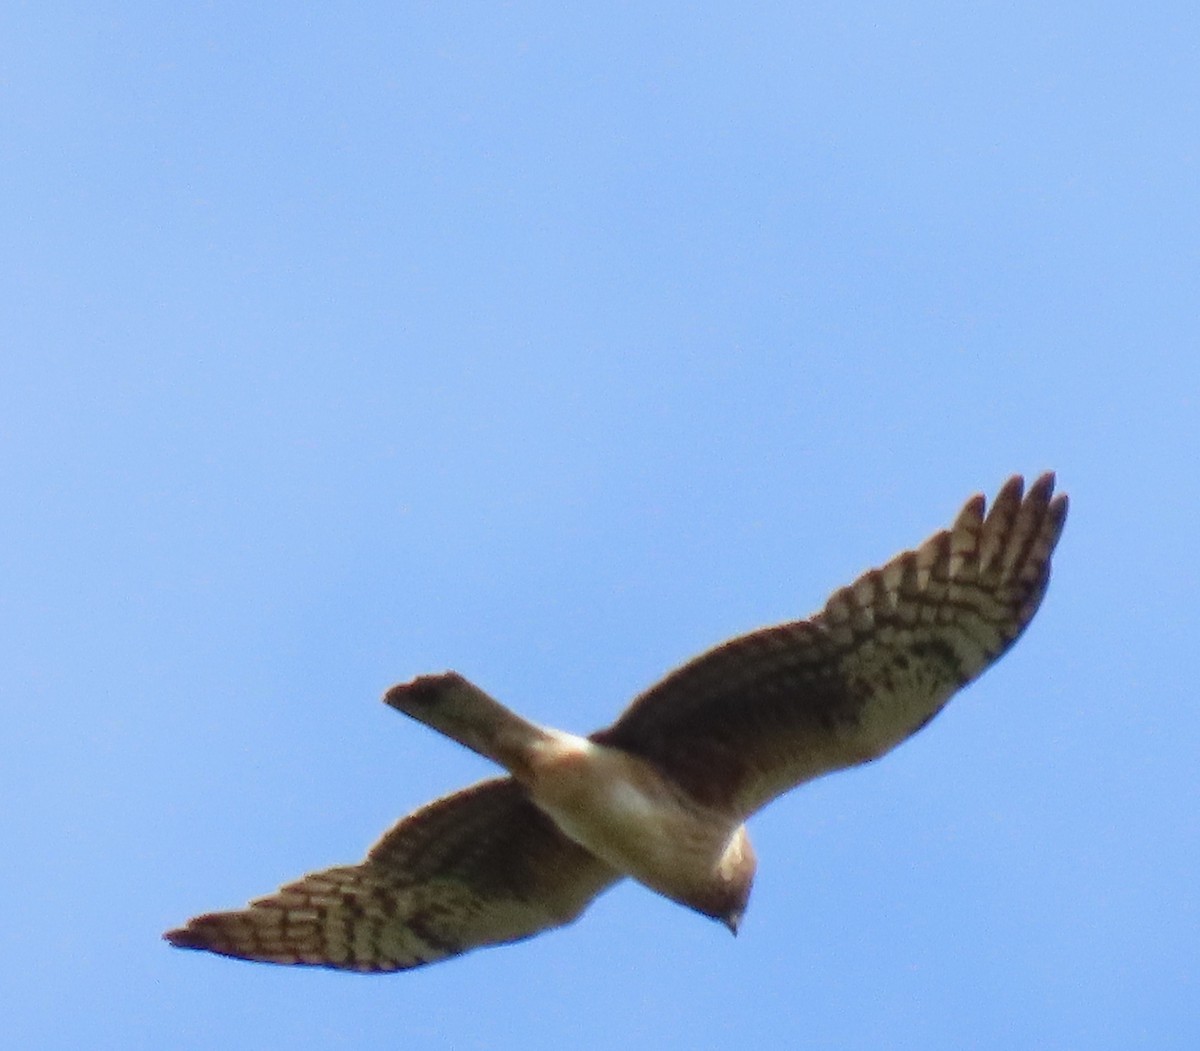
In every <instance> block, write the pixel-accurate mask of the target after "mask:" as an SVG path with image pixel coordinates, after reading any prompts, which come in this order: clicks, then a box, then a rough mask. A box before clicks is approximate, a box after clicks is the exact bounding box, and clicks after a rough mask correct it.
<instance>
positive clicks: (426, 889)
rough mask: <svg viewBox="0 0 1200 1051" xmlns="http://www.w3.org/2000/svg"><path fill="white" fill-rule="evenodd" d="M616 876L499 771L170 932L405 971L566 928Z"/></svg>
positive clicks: (262, 956) (282, 954)
mask: <svg viewBox="0 0 1200 1051" xmlns="http://www.w3.org/2000/svg"><path fill="white" fill-rule="evenodd" d="M618 878H619V876H618V874H617V873H616V872H614V871H613V870H612V869H611V868H609V866H608V865H606V864H605V863H604V862H602V861H600V860H599V859H598V858H596V857H595V856H593V855H592V854H590V853H589V852H588V851H586V850H584V849H583V847H581V846H579V845H578V844H576V843H575V842H573V841H572V840H570V839H568V838H567V837H566V836H564V835H563V834H562V833H561V832H560V831H559V830H558V828H557V826H555V824H554V823H553V822H552V821H551V820H550V819H549V818H548V817H546V815H545V814H543V813H542V812H541V811H540V810H538V808H537V807H535V806H534V805H533V804H532V803H531V802H530V801H529V799H528V797H527V795H526V794H525V790H524V789H523V788H522V787H521V786H520V785H519V784H518V783H517V782H515V781H514V780H513V779H512V778H509V777H503V778H496V779H493V780H490V781H483V782H480V783H479V784H476V785H472V786H471V787H469V788H465V789H463V790H462V791H460V792H456V793H454V794H453V795H449V796H446V797H445V798H443V799H439V800H436V801H435V802H433V803H430V804H428V805H427V806H424V807H422V808H421V809H420V810H417V811H415V812H413V813H412V814H410V815H408V817H406V818H403V819H402V820H401V821H400V822H399V823H398V824H397V825H396V826H395V827H394V828H392V829H391V830H390V831H389V832H388V833H387V834H386V835H385V836H384V837H383V838H382V839H381V840H380V841H379V842H378V843H376V844H375V846H374V847H372V848H371V850H370V852H369V853H368V855H367V857H366V860H365V861H363V862H362V864H359V865H345V866H339V867H336V868H331V869H325V870H324V871H323V872H314V873H311V874H309V875H307V876H305V877H303V878H302V879H299V880H297V881H296V882H294V883H289V884H287V885H286V886H284V887H281V888H280V889H279V890H278V891H276V892H275V893H274V894H272V895H270V896H268V897H265V898H259V899H258V900H257V901H253V902H251V903H250V905H249V906H247V907H246V908H245V909H240V910H237V911H234V912H215V913H208V914H206V915H203V916H197V917H195V918H194V919H192V920H190V921H188V923H187V924H186V925H185V926H184V927H181V928H179V929H178V930H173V931H168V932H167V934H166V935H164V937H165V938H166V939H167V941H169V942H170V943H171V944H172V945H176V946H179V947H181V948H186V949H206V950H208V951H209V952H214V953H219V954H221V955H223V956H234V957H239V958H241V959H245V960H259V961H263V962H267V963H283V964H309V965H313V966H319V967H332V968H338V969H342V970H351V971H399V970H405V969H407V968H410V967H417V966H420V965H421V964H425V963H433V962H434V961H435V960H441V959H445V958H446V957H449V956H457V955H459V954H460V953H464V952H466V951H468V950H470V949H474V948H478V947H480V946H484V945H497V944H500V943H503V942H512V941H519V940H520V939H522V938H529V937H531V936H533V935H535V934H538V933H540V932H541V931H544V930H548V929H550V928H552V927H558V926H562V925H563V924H566V923H569V922H570V921H571V920H573V919H575V918H576V917H577V916H578V915H579V914H580V913H581V912H582V911H583V910H584V909H585V908H586V907H587V905H588V904H589V903H590V902H591V901H592V899H593V898H595V897H596V896H597V895H598V894H599V893H600V892H601V891H603V890H605V889H606V888H607V887H609V886H610V885H611V884H613V883H615V882H616V881H617V879H618Z"/></svg>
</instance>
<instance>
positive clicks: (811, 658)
mask: <svg viewBox="0 0 1200 1051" xmlns="http://www.w3.org/2000/svg"><path fill="white" fill-rule="evenodd" d="M1023 488H1024V483H1023V480H1022V479H1021V478H1020V477H1015V478H1011V479H1009V481H1008V482H1006V483H1005V485H1004V486H1003V488H1002V489H1001V490H1000V492H999V494H998V495H997V496H996V500H995V502H994V503H993V504H992V508H991V511H990V512H989V513H988V515H987V517H986V519H985V518H984V517H983V515H984V499H983V497H982V496H976V497H973V498H972V499H971V500H969V501H968V502H967V504H966V506H965V507H964V508H963V509H962V511H961V512H960V513H959V515H958V518H957V519H956V520H955V522H954V525H953V526H952V527H951V528H950V529H949V530H944V531H942V532H940V533H937V534H935V535H934V536H932V537H930V538H929V539H928V540H927V541H925V543H924V544H922V545H921V546H920V547H919V548H918V549H917V550H916V551H906V552H904V553H902V554H900V555H897V556H896V557H895V558H894V559H892V561H891V562H889V563H888V564H887V565H886V566H884V567H882V568H881V569H875V570H872V571H871V572H869V573H866V574H865V575H863V576H862V577H860V578H859V579H858V581H857V582H855V583H854V584H853V585H852V586H850V587H848V588H843V589H842V590H840V591H838V592H836V593H835V594H834V595H833V596H832V597H831V598H830V600H829V602H828V604H827V605H826V607H825V609H824V610H822V611H821V612H820V613H818V614H816V616H814V617H813V618H812V619H811V620H804V621H796V622H794V623H791V624H781V625H779V626H778V627H773V628H766V629H764V630H762V631H756V632H753V633H751V634H749V635H744V636H742V637H740V638H737V639H733V640H732V641H730V642H727V643H725V644H724V645H723V646H718V647H717V648H716V649H713V650H710V651H709V652H708V653H705V654H703V655H702V656H700V657H698V658H696V659H695V660H693V661H691V662H690V663H688V664H686V665H684V666H683V667H682V668H680V669H678V670H677V671H675V672H673V673H672V674H671V675H669V676H668V677H667V678H666V679H664V680H663V681H662V682H660V683H658V684H657V685H656V686H654V687H652V688H651V689H650V690H648V691H647V692H646V693H644V694H642V695H641V696H640V697H639V698H637V700H635V701H634V702H633V704H632V705H631V706H630V707H629V708H628V709H627V710H626V711H625V712H624V713H623V714H622V715H621V717H620V718H619V719H618V720H617V721H616V723H614V724H613V725H612V726H610V727H609V728H607V729H606V730H601V731H600V732H599V733H596V734H594V735H593V739H594V740H596V741H599V742H601V743H604V744H610V745H616V746H618V747H621V748H624V749H626V750H628V751H630V752H633V753H635V754H637V755H640V756H642V757H644V758H646V759H649V760H651V761H652V762H654V763H655V764H656V765H657V766H658V767H659V768H660V769H662V770H664V771H665V772H666V773H668V774H670V775H671V776H672V777H673V778H675V779H676V780H678V781H679V782H680V783H681V784H682V785H683V786H684V788H685V789H686V790H687V791H688V792H689V793H690V794H692V795H693V796H695V797H696V798H697V799H699V800H701V801H702V802H705V803H707V804H710V805H713V806H719V807H728V808H733V809H734V810H736V811H738V812H740V813H742V814H745V815H748V814H750V813H753V812H754V811H755V810H757V809H758V808H759V807H761V806H763V805H765V804H766V803H767V802H769V801H770V800H771V799H773V798H775V797H776V796H777V795H779V794H780V793H782V792H785V791H787V790H788V789H790V788H792V787H794V786H795V785H797V784H800V783H801V782H803V781H807V780H810V779H811V778H814V777H817V776H819V775H821V774H823V773H827V772H828V771H831V770H837V769H840V768H842V767H845V766H851V765H853V764H855V763H861V762H866V761H867V760H869V759H874V758H876V757H877V756H880V755H882V754H883V753H884V752H886V751H888V750H889V749H890V748H893V747H894V746H895V745H897V744H899V743H900V742H901V741H903V740H904V739H905V738H907V737H909V736H910V735H911V734H913V733H915V732H916V731H917V730H919V729H920V728H921V727H923V726H924V725H925V724H926V723H927V722H929V720H930V719H932V718H933V717H934V716H935V715H936V714H937V713H938V712H939V711H940V710H941V708H942V706H943V705H944V704H945V703H946V702H947V701H948V700H949V698H950V696H951V695H952V694H953V693H954V692H955V691H956V690H957V689H958V688H959V687H961V686H963V685H964V684H966V683H967V682H970V681H971V680H972V679H974V678H975V677H976V676H977V675H979V674H980V673H981V672H982V671H983V670H984V669H985V668H987V667H988V666H989V665H990V664H992V663H993V662H994V661H995V660H996V659H997V658H998V657H999V656H1000V655H1001V654H1002V653H1004V651H1005V650H1007V649H1008V647H1009V646H1011V645H1012V644H1013V643H1014V642H1015V641H1016V639H1017V637H1018V636H1019V635H1020V634H1021V632H1022V631H1024V630H1025V627H1026V626H1027V625H1028V624H1029V621H1030V619H1031V618H1032V617H1033V615H1034V613H1035V612H1036V611H1037V608H1038V605H1039V603H1040V602H1041V600H1042V596H1043V594H1044V593H1045V590H1046V585H1047V582H1048V580H1049V575H1050V555H1051V552H1052V551H1053V550H1054V545H1055V544H1056V543H1057V542H1058V538H1059V535H1060V533H1061V532H1062V528H1063V522H1064V521H1065V519H1066V513H1067V498H1066V497H1065V496H1062V495H1060V496H1057V497H1054V498H1053V499H1051V493H1052V492H1053V489H1054V476H1053V475H1052V474H1045V475H1042V476H1041V477H1040V478H1038V480H1037V481H1036V482H1034V483H1033V485H1032V486H1031V487H1030V489H1029V493H1028V494H1027V495H1025V496H1024V498H1023V499H1022V492H1023Z"/></svg>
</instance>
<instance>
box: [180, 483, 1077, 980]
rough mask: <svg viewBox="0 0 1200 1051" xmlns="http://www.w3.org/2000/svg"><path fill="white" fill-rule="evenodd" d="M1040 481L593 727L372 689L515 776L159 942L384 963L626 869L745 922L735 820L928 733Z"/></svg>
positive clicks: (409, 686)
mask: <svg viewBox="0 0 1200 1051" xmlns="http://www.w3.org/2000/svg"><path fill="white" fill-rule="evenodd" d="M1053 488H1054V476H1053V475H1052V474H1045V475H1042V476H1041V477H1040V478H1038V479H1037V481H1035V482H1034V483H1033V485H1031V486H1030V488H1029V491H1028V493H1024V487H1023V482H1022V479H1021V478H1019V477H1015V478H1011V479H1009V481H1008V482H1006V483H1005V484H1004V486H1003V487H1002V488H1001V490H1000V492H999V493H998V494H997V496H996V499H995V501H994V502H993V504H992V507H991V510H990V511H988V513H987V515H986V517H985V515H984V511H985V506H984V499H983V497H982V496H975V497H973V498H972V499H971V500H969V501H968V502H967V504H966V506H964V508H963V509H962V511H961V512H960V513H959V515H958V517H957V518H956V519H955V521H954V524H953V525H952V526H951V527H950V529H948V530H944V531H942V532H939V533H936V534H935V535H934V536H932V537H930V538H929V539H928V540H927V541H925V543H924V544H922V545H921V546H920V547H919V548H917V549H916V550H915V551H906V552H904V553H902V554H900V555H897V556H896V557H895V558H893V559H892V560H891V561H890V562H889V563H887V565H885V566H883V567H882V568H880V569H875V570H871V571H870V572H869V573H866V574H864V575H863V576H862V577H860V578H859V579H858V580H857V581H856V582H855V583H854V584H852V585H851V586H850V587H848V588H843V589H841V590H840V591H837V592H835V593H834V595H833V596H832V597H831V598H830V599H829V601H828V603H827V604H826V606H825V608H824V609H823V610H822V611H821V612H820V613H818V614H816V615H815V616H814V617H812V618H811V619H810V620H803V621H795V622H792V623H788V624H781V625H779V626H777V627H772V628H765V629H763V630H761V631H756V632H752V633H750V634H748V635H743V636H741V637H740V638H736V639H733V640H732V641H730V642H727V643H725V644H724V645H721V646H718V647H716V648H715V649H713V650H710V651H709V652H707V653H705V654H704V655H702V656H700V657H697V658H696V659H695V660H693V661H691V662H689V663H688V664H686V665H684V666H683V667H682V668H679V669H678V670H677V671H675V672H673V673H672V674H670V675H669V676H667V678H665V679H664V680H663V681H662V682H660V683H658V684H657V685H656V686H654V687H652V688H651V689H650V690H648V691H647V692H645V693H644V694H642V695H641V696H640V697H638V698H637V699H636V700H635V701H634V702H633V704H631V705H630V706H629V708H628V709H626V711H625V712H624V713H623V714H622V715H621V717H620V718H619V719H618V720H617V721H616V722H615V723H614V724H613V725H612V726H610V727H608V728H607V729H604V730H601V731H598V732H597V733H594V734H592V735H591V736H590V737H588V738H581V737H576V736H574V735H572V734H567V733H563V732H562V731H558V730H552V729H547V728H543V727H539V726H535V725H534V724H532V723H529V722H527V721H526V720H524V719H522V718H521V717H520V716H518V715H516V714H515V713H513V712H511V711H509V710H508V709H507V708H505V707H504V706H503V705H501V704H500V703H499V702H497V701H495V700H493V699H492V698H491V697H489V696H488V695H487V694H485V693H484V692H483V691H482V690H480V689H479V688H478V687H476V686H474V685H472V684H471V683H469V682H467V680H465V679H463V678H462V677H461V676H459V675H456V674H454V673H446V674H444V675H435V676H424V677H422V678H419V679H416V680H414V681H413V682H411V683H406V684H403V685H400V686H395V687H393V688H392V689H391V690H389V691H388V693H387V695H386V696H385V700H386V701H387V703H388V704H389V705H391V706H392V707H394V708H397V709H398V710H400V711H403V712H405V713H406V714H408V715H411V716H412V717H414V718H416V719H419V720H420V721H422V722H424V723H426V724H427V725H429V726H431V727H433V728H434V729H437V730H439V731H440V732H442V733H444V734H446V735H447V736H449V737H451V738H453V739H454V740H456V741H458V742H460V743H461V744H463V745H465V746H466V747H468V748H471V749H473V750H474V751H477V752H479V753H480V754H482V755H485V756H487V757H488V758H490V759H493V760H495V761H496V762H497V763H499V764H500V765H501V766H503V767H504V768H505V769H507V770H508V771H509V772H510V776H508V777H501V778H497V779H495V780H491V781H484V782H482V783H480V784H477V785H473V786H472V787H470V788H466V789H463V790H462V791H460V792H457V793H454V794H453V795H449V796H446V797H445V798H443V799H440V800H437V801H436V802H433V803H430V804H429V805H427V806H425V807H422V808H421V809H420V810H417V811H415V812H414V813H412V814H410V815H409V816H408V817H406V818H404V819H403V820H401V821H400V822H399V823H398V824H397V825H396V826H395V827H394V828H393V829H392V830H391V831H390V832H388V834H387V835H386V836H384V837H383V839H381V840H380V841H379V843H377V844H376V845H375V846H374V847H373V848H372V849H371V851H370V853H369V854H368V855H367V858H366V860H365V861H364V862H362V863H361V864H359V865H352V866H342V867H337V868H332V869H327V870H325V871H323V872H318V873H313V874H311V875H309V876H305V877H304V878H303V879H300V880H298V881H296V882H295V883H291V884H288V885H287V886H285V887H283V888H281V889H280V890H279V891H277V892H276V893H275V894H272V895H270V896H269V897H266V898H261V899H259V900H258V901H255V902H252V903H251V904H250V905H249V906H248V907H247V908H245V909H241V910H238V911H235V912H221V913H210V914H207V915H204V916H198V917H196V918H195V919H193V920H191V921H189V922H188V924H187V925H186V926H184V927H182V928H180V929H178V930H174V931H170V932H168V933H167V934H166V936H165V937H166V938H167V940H168V941H170V942H171V943H172V944H173V945H177V946H181V947H184V948H192V949H207V950H209V951H211V952H216V953H221V954H224V955H227V956H236V957H241V958H244V959H250V960H263V961H268V962H272V963H292V964H316V965H321V966H326V967H337V968H344V969H349V970H357V971H393V970H402V969H405V968H409V967H415V966H418V965H420V964H423V963H430V962H432V961H434V960H439V959H443V958H445V957H447V956H453V955H457V954H459V953H462V952H465V951H467V950H469V949H472V948H476V947H479V946H483V945H493V944H498V943H501V942H510V941H516V940H518V939H521V938H527V937H530V936H531V935H534V934H537V933H539V932H540V931H543V930H547V929H549V928H552V927H556V926H561V925H562V924H565V923H569V922H570V921H571V920H573V919H574V918H575V917H576V916H578V915H579V914H580V913H581V912H582V911H583V910H584V908H586V907H587V905H588V903H589V902H590V901H591V900H592V899H593V898H594V897H595V896H596V895H598V894H599V893H600V892H601V891H603V890H604V889H605V888H607V887H608V886H610V885H611V884H612V883H614V882H616V880H618V879H620V878H622V877H624V876H627V875H628V876H632V877H633V878H635V879H637V880H638V881H639V882H641V883H643V884H644V885H646V886H648V887H650V888H652V889H654V890H656V891H658V892H659V893H661V894H663V895H665V896H667V897H669V898H671V899H673V900H675V901H678V902H680V903H681V904H684V905H687V906H688V907H690V908H693V909H696V910H697V911H699V912H701V913H703V914H705V915H708V916H711V917H713V918H714V919H718V920H720V921H721V922H723V923H725V924H726V926H728V927H729V928H730V929H731V930H733V931H735V932H736V930H737V925H738V922H739V920H740V919H741V915H742V913H743V911H744V910H745V908H746V904H747V902H748V900H749V895H750V887H751V883H752V881H753V877H754V870H755V860H754V852H753V849H752V848H751V846H750V842H749V838H748V836H747V834H746V829H745V826H744V824H743V822H744V821H745V820H746V818H748V817H749V816H750V815H751V814H753V813H754V812H755V811H756V810H758V809H759V808H761V807H762V806H764V805H766V804H767V803H769V802H770V801H771V800H772V799H774V798H775V797H776V796H778V795H780V794H781V793H783V792H786V791H788V790H789V789H791V788H793V787H795V786H796V785H798V784H801V783H803V782H804V781H808V780H811V779H812V778H814V777H819V776H820V775H821V774H824V773H828V772H830V771H832V770H837V769H841V768H843V767H847V766H853V765H855V764H858V763H863V762H867V761H869V760H871V759H875V758H877V757H878V756H880V755H882V754H884V753H885V752H887V751H889V750H890V749H891V748H893V747H895V746H896V745H897V744H899V743H900V742H901V741H903V740H905V739H906V738H907V737H909V736H911V735H912V734H913V733H915V732H916V731H917V730H919V729H921V728H922V727H923V726H925V725H926V724H927V723H928V722H929V721H930V720H931V719H932V718H933V717H934V716H935V715H936V714H937V713H938V712H939V711H940V710H941V709H942V707H943V706H944V705H945V704H946V702H947V701H948V700H949V699H950V697H951V696H952V695H953V694H954V693H955V691H957V690H958V689H959V688H960V687H962V686H963V685H965V684H966V683H968V682H970V681H971V680H972V679H974V678H975V677H976V676H978V675H979V674H980V673H981V672H982V671H983V670H984V669H986V668H987V667H988V666H990V665H991V664H992V663H993V662H994V661H995V660H996V659H997V658H998V657H1000V655H1001V654H1003V653H1004V652H1005V650H1007V649H1008V647H1009V646H1011V645H1012V644H1013V643H1014V642H1015V641H1016V640H1017V638H1018V637H1019V636H1020V634H1021V632H1022V631H1024V630H1025V628H1026V626H1027V625H1028V624H1029V621H1030V620H1031V619H1032V617H1033V615H1034V613H1035V612H1036V611H1037V608H1038V605H1039V604H1040V602H1041V600H1042V596H1043V595H1044V593H1045V590H1046V585H1047V582H1048V580H1049V574H1050V556H1051V553H1052V552H1053V550H1054V546H1055V544H1056V543H1057V542H1058V538H1059V535H1060V534H1061V532H1062V528H1063V523H1064V521H1065V518H1066V512H1067V499H1066V497H1065V496H1063V495H1059V496H1055V497H1052V495H1051V494H1052V492H1053Z"/></svg>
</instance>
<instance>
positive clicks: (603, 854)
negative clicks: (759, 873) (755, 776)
mask: <svg viewBox="0 0 1200 1051" xmlns="http://www.w3.org/2000/svg"><path fill="white" fill-rule="evenodd" d="M529 789H530V795H531V796H532V798H533V801H534V803H536V804H537V806H538V807H539V808H540V809H541V810H543V811H545V812H546V813H547V814H548V815H549V816H550V817H551V818H553V820H554V822H555V824H557V825H558V826H559V828H561V829H562V831H563V832H564V833H565V834H566V835H568V836H569V837H570V838H571V839H573V840H575V842H577V843H579V844H580V845H581V846H584V847H586V848H587V849H588V850H590V851H591V852H592V853H593V854H595V855H596V856H597V857H599V858H601V859H603V860H604V861H606V862H608V863H609V864H610V865H612V866H613V867H614V868H616V869H618V870H620V871H621V872H624V873H627V874H628V875H630V876H632V877H633V878H634V879H636V880H638V881H639V882H641V883H644V884H646V885H647V886H649V887H652V888H653V889H654V890H657V891H659V892H660V893H662V894H665V895H667V896H668V897H671V898H675V899H678V900H686V899H688V898H689V897H691V896H693V894H694V892H695V890H696V889H698V888H702V887H709V886H711V885H712V883H713V881H714V879H716V878H719V873H720V871H721V868H722V863H723V860H724V858H725V855H726V853H727V851H728V850H729V849H730V845H731V843H732V841H733V840H734V837H735V835H736V833H737V831H738V828H739V827H740V822H739V821H737V820H735V819H733V818H731V817H727V816H725V815H721V814H717V813H715V812H713V811H711V810H708V809H707V808H703V807H701V806H700V805H699V804H697V803H694V802H693V801H691V800H687V799H686V798H684V797H682V796H681V794H680V791H679V789H678V788H676V787H674V786H673V785H671V784H670V783H669V782H665V781H664V780H663V779H662V778H661V777H660V776H659V775H658V774H657V772H656V771H655V770H654V769H653V768H652V767H650V766H648V765H647V764H645V763H643V762H641V761H640V760H637V759H634V758H633V757H632V756H629V755H627V754H626V753H623V752H618V751H616V750H615V749H610V748H606V747H604V746H602V745H595V744H592V743H591V742H589V741H586V740H584V739H582V738H576V737H571V736H569V735H565V734H564V735H562V737H561V738H558V739H556V741H555V743H554V745H553V746H552V747H551V748H548V749H547V750H546V752H545V754H544V756H543V757H542V759H541V761H539V762H537V763H536V764H535V766H534V777H533V780H532V782H531V783H530V784H529Z"/></svg>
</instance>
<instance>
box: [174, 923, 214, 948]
mask: <svg viewBox="0 0 1200 1051" xmlns="http://www.w3.org/2000/svg"><path fill="white" fill-rule="evenodd" d="M163 941H165V942H169V943H170V944H171V945H173V946H175V948H176V949H204V948H207V946H205V944H204V942H203V941H202V940H201V939H200V938H198V937H197V936H196V932H195V931H194V930H192V928H191V927H176V928H175V929H174V930H173V931H167V932H166V933H165V934H164V935H163Z"/></svg>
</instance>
